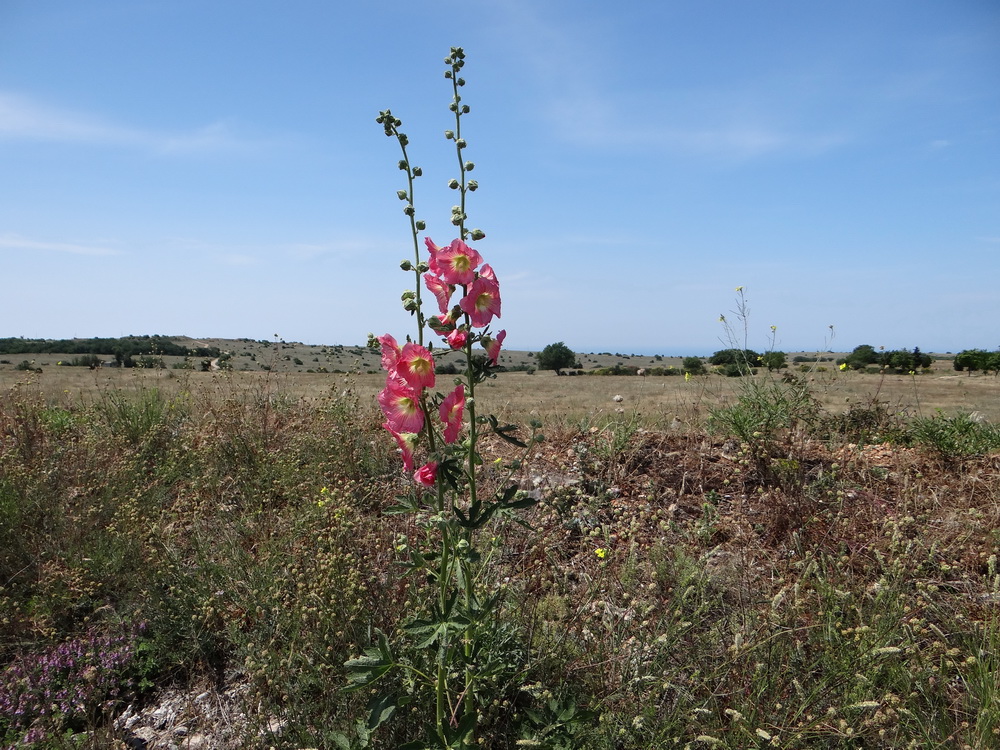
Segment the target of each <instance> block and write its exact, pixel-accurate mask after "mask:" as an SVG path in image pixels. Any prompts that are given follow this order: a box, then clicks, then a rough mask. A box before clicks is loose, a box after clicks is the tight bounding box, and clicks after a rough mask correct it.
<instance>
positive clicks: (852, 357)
mask: <svg viewBox="0 0 1000 750" xmlns="http://www.w3.org/2000/svg"><path fill="white" fill-rule="evenodd" d="M933 363H934V358H933V357H932V356H931V355H930V354H924V353H923V352H922V351H920V347H914V348H913V350H912V351H910V350H909V349H891V350H884V349H880V350H878V351H876V350H875V347H874V346H871V345H870V344H861V346H856V347H854V350H853V351H852V352H851V353H850V354H848V355H847V356H846V357H844V358H843V359H838V360H837V364H838V365H847V367H848V368H850V369H851V370H864V369H866V368H868V367H876V368H878V369H880V370H894V371H896V372H910V371H912V372H917V371H919V370H925V369H927V368H928V367H930V366H931V365H932V364H933Z"/></svg>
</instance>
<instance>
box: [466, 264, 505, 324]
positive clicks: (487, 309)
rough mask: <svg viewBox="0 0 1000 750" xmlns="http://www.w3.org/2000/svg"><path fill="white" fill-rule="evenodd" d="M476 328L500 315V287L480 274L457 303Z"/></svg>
mask: <svg viewBox="0 0 1000 750" xmlns="http://www.w3.org/2000/svg"><path fill="white" fill-rule="evenodd" d="M458 304H459V307H461V308H462V311H463V312H465V313H466V315H468V316H469V318H470V319H471V320H472V325H474V326H475V327H476V328H484V327H486V326H488V325H489V324H490V321H491V320H493V316H496V317H498V318H499V317H500V287H499V286H498V285H497V283H496V282H495V281H491V280H490V279H486V278H483V277H482V276H480V277H479V278H478V279H476V280H475V281H473V282H472V284H471V285H470V286H469V290H468V294H466V295H465V296H464V297H462V301H461V302H459V303H458Z"/></svg>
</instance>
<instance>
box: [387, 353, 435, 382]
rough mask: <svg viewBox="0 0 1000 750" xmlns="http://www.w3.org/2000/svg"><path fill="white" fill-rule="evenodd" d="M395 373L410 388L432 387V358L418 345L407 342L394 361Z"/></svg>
mask: <svg viewBox="0 0 1000 750" xmlns="http://www.w3.org/2000/svg"><path fill="white" fill-rule="evenodd" d="M396 372H397V373H399V376H400V377H401V378H402V379H403V380H405V381H406V382H407V384H408V385H409V386H410V387H411V388H416V389H417V390H420V389H421V388H433V387H434V357H433V355H432V354H431V353H430V352H429V351H428V350H427V349H426V347H423V346H420V344H414V343H413V342H412V341H408V342H407V343H406V344H404V345H403V349H402V350H401V351H400V353H399V359H398V360H396Z"/></svg>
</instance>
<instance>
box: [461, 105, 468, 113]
mask: <svg viewBox="0 0 1000 750" xmlns="http://www.w3.org/2000/svg"><path fill="white" fill-rule="evenodd" d="M462 114H463V115H467V114H469V105H468V104H463V105H462Z"/></svg>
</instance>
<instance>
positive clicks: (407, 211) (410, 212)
mask: <svg viewBox="0 0 1000 750" xmlns="http://www.w3.org/2000/svg"><path fill="white" fill-rule="evenodd" d="M403 213H404V214H406V215H407V216H413V213H414V208H413V204H412V203H411V204H410V205H408V206H407V207H406V208H404V209H403Z"/></svg>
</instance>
